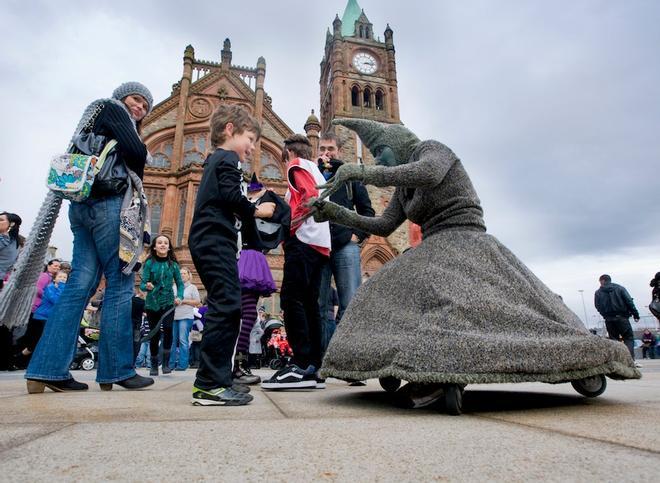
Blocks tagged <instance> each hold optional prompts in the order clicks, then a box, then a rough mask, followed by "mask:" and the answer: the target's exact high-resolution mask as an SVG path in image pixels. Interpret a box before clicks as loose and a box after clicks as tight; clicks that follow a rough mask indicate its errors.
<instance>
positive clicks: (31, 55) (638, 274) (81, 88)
mask: <svg viewBox="0 0 660 483" xmlns="http://www.w3.org/2000/svg"><path fill="white" fill-rule="evenodd" d="M346 3H347V2H346V1H345V0H332V1H327V0H326V1H323V2H319V1H309V0H278V1H276V2H275V1H272V0H253V1H251V2H238V1H232V2H227V1H214V2H201V1H194V0H189V1H187V2H185V3H184V2H178V1H163V0H161V1H123V0H115V1H112V2H110V1H107V2H105V1H98V2H89V1H65V0H62V1H26V0H15V1H12V0H9V1H7V0H5V1H3V2H2V3H1V4H0V21H1V25H3V29H2V30H3V38H4V39H5V41H4V45H5V47H4V49H3V55H2V56H1V58H0V90H1V91H2V92H3V96H2V98H3V102H2V105H3V107H4V112H5V115H4V116H1V117H0V136H1V138H0V140H1V143H0V145H2V147H3V150H4V152H3V156H1V157H0V178H1V180H0V210H7V211H12V212H16V213H18V214H20V215H21V216H22V217H23V220H24V225H23V229H22V232H23V234H25V235H27V234H28V232H29V227H30V226H31V225H32V222H33V221H34V217H35V216H36V213H37V211H38V208H39V206H40V204H41V201H42V200H43V197H44V195H45V192H46V188H45V185H44V180H45V176H46V170H47V165H48V161H49V158H50V157H51V156H52V155H53V154H55V153H57V152H59V151H62V150H63V149H64V148H65V147H66V145H67V142H68V140H69V139H70V136H71V134H72V131H73V129H74V127H75V125H76V124H77V122H78V119H79V117H80V114H81V112H82V110H83V108H84V107H85V106H86V105H87V104H88V103H89V102H90V101H91V100H93V99H96V98H99V97H107V96H109V95H110V94H111V92H112V90H113V89H114V88H115V87H116V86H117V85H119V84H120V83H121V82H124V81H127V80H138V81H140V82H143V83H144V84H146V85H147V86H148V87H149V88H150V89H151V91H152V93H153V94H154V98H155V99H156V102H160V101H162V100H163V99H165V98H166V97H167V96H168V95H169V94H170V92H171V86H172V84H173V83H175V82H177V81H178V80H179V79H180V78H181V73H182V63H181V58H182V56H183V51H184V48H185V47H186V45H188V44H192V45H193V47H194V48H195V55H196V57H197V58H200V59H205V60H213V61H219V60H220V50H221V49H222V42H223V40H224V39H225V37H229V38H230V39H231V42H232V51H233V63H234V64H238V65H247V66H255V65H256V61H257V58H258V57H259V56H263V57H265V59H266V62H267V71H266V82H265V88H266V92H267V93H268V94H269V95H270V96H271V97H272V99H273V108H274V110H275V112H276V113H278V114H279V115H280V117H282V119H283V120H284V121H285V122H286V123H287V124H288V125H289V126H290V127H291V128H292V129H293V130H294V131H298V132H301V131H302V125H303V124H304V122H305V120H306V118H307V116H308V115H309V112H310V109H315V110H316V112H318V102H319V63H320V61H321V58H322V55H323V49H324V42H325V33H326V29H327V28H328V27H331V24H332V20H333V19H334V16H335V14H336V13H338V14H339V16H340V17H341V15H342V13H343V11H344V8H345V6H346ZM358 3H359V4H360V6H361V7H362V8H363V9H364V10H365V13H366V14H367V16H368V18H369V20H370V21H371V22H372V23H373V25H374V31H375V33H376V35H380V36H381V38H382V37H383V31H384V30H385V27H386V24H387V23H389V24H390V26H391V28H392V29H393V31H394V43H395V48H396V56H397V71H398V81H399V99H400V107H401V119H402V121H403V122H404V123H405V124H406V125H407V126H408V127H410V128H411V129H412V130H413V131H415V132H416V133H417V134H418V136H419V137H420V138H422V139H429V138H432V139H437V140H439V141H441V142H443V143H445V144H447V145H448V146H449V147H451V148H452V149H453V150H454V151H455V152H456V153H457V155H458V156H459V157H460V158H461V159H462V160H463V163H464V164H465V166H466V168H467V170H468V172H469V173H470V176H471V177H472V180H473V182H474V184H475V186H476V188H477V191H478V194H479V196H480V198H481V200H482V203H483V206H484V211H485V216H486V223H487V225H488V229H489V231H490V233H492V234H494V235H495V236H497V237H498V238H499V239H500V240H501V241H502V242H503V243H504V244H505V245H507V246H508V247H509V248H510V249H512V250H513V252H514V253H516V254H517V255H518V256H519V257H520V258H521V259H522V260H523V261H524V262H525V263H527V264H528V265H529V266H530V268H531V269H532V270H534V271H535V273H536V274H537V275H539V277H540V278H541V279H542V280H544V281H545V282H546V283H547V284H548V285H549V286H550V288H551V289H553V290H554V291H555V292H557V293H559V294H560V295H562V296H563V298H564V300H565V301H566V303H567V304H568V305H569V306H570V307H571V308H572V309H573V310H574V311H575V312H576V313H577V314H578V315H579V316H580V317H581V318H582V319H584V318H585V313H584V308H583V306H582V301H581V297H580V293H579V292H578V290H584V298H585V302H586V312H587V316H586V318H587V320H588V321H589V323H590V324H592V325H593V323H594V322H595V320H596V318H595V315H596V311H595V309H594V308H593V292H594V290H595V289H596V288H597V286H598V282H597V278H598V276H599V275H600V274H601V273H610V274H611V275H612V278H613V279H614V281H616V282H619V283H622V284H623V285H625V286H626V287H627V288H628V289H629V291H630V292H631V293H632V295H633V297H634V298H635V301H636V303H637V305H638V308H639V309H640V311H641V312H642V314H648V309H647V308H646V306H647V305H648V303H649V300H650V295H649V294H650V289H649V287H648V281H649V280H650V279H651V277H652V276H653V274H654V273H655V272H656V271H660V223H658V218H659V214H660V213H659V210H658V203H657V200H658V187H659V182H658V180H659V179H660V178H659V177H658V168H659V167H660V162H659V161H660V160H659V159H658V158H659V157H660V96H659V95H658V92H660V90H659V86H660V54H659V53H658V52H659V51H658V48H659V46H660V27H658V19H659V18H660V2H657V1H654V0H649V1H641V0H628V1H626V2H621V1H616V0H607V1H595V0H594V1H591V0H589V1H587V0H584V1H580V0H555V1H552V2H536V1H531V0H528V1H521V0H498V1H492V0H484V1H479V0H471V1H470V2H462V1H458V0H452V1H449V0H446V1H433V2H431V1H413V0H409V1H406V2H401V1H390V0H358ZM52 241H53V244H54V245H56V246H57V247H58V248H59V254H60V255H61V256H63V257H65V258H67V257H70V254H71V235H70V233H69V228H68V223H67V217H66V213H63V214H62V215H61V217H60V221H59V222H58V226H57V227H56V230H55V234H54V236H53V240H52Z"/></svg>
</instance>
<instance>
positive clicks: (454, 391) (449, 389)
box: [445, 384, 463, 416]
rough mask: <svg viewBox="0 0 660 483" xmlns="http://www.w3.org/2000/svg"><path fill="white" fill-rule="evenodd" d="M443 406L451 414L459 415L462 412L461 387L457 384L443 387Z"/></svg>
mask: <svg viewBox="0 0 660 483" xmlns="http://www.w3.org/2000/svg"><path fill="white" fill-rule="evenodd" d="M445 407H446V409H447V413H449V414H451V415H452V416H460V415H461V413H462V412H463V389H462V388H461V387H460V386H459V385H458V384H448V385H447V386H446V387H445Z"/></svg>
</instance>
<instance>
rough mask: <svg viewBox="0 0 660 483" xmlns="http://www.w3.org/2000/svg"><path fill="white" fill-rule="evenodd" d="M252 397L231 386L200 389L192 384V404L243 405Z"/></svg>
mask: <svg viewBox="0 0 660 483" xmlns="http://www.w3.org/2000/svg"><path fill="white" fill-rule="evenodd" d="M252 399H254V398H253V397H252V396H251V395H250V394H247V393H242V392H237V391H235V390H234V389H232V388H231V387H216V388H215V389H200V388H198V387H196V386H193V393H192V400H191V402H192V404H193V406H244V405H245V404H247V403H249V402H250V401H252Z"/></svg>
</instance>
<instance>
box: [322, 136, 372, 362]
mask: <svg viewBox="0 0 660 483" xmlns="http://www.w3.org/2000/svg"><path fill="white" fill-rule="evenodd" d="M340 149H341V141H340V140H339V138H338V137H337V135H336V134H334V133H332V132H326V133H324V134H322V135H321V139H320V140H319V152H318V165H319V169H320V170H321V173H323V176H324V177H325V179H330V178H331V177H332V176H334V174H335V173H336V172H337V169H338V168H339V166H341V165H342V164H344V163H343V162H342V161H340V160H339V158H340ZM330 200H331V201H333V202H335V203H337V204H338V205H341V206H344V207H346V208H348V209H349V210H355V211H357V213H358V214H360V215H363V216H374V214H375V212H374V210H373V208H372V207H371V200H370V199H369V193H367V189H366V188H365V186H364V185H363V184H362V183H360V182H358V181H353V182H351V183H347V184H346V185H344V186H342V188H341V189H340V190H339V191H337V192H336V193H334V194H332V196H330ZM368 236H369V234H368V233H365V232H363V231H359V230H354V229H352V228H348V227H345V226H342V225H338V224H336V223H330V237H331V243H332V250H331V252H330V263H329V264H328V265H326V267H325V268H324V270H323V272H322V274H321V289H320V292H319V310H320V314H321V327H322V328H323V333H324V334H326V337H324V340H323V352H325V349H326V347H327V345H328V343H329V342H330V337H331V336H332V333H333V332H334V327H335V321H333V320H329V319H328V311H329V307H328V305H329V300H330V290H331V287H330V283H331V278H332V277H334V278H335V285H336V287H337V294H338V295H339V310H338V311H337V315H336V318H335V320H336V323H339V321H340V320H341V316H342V314H343V313H344V311H345V310H346V307H348V304H349V303H350V301H351V299H352V298H353V295H354V294H355V291H356V290H357V289H358V287H359V286H360V284H361V283H362V271H361V269H360V246H361V245H362V243H363V242H364V241H365V240H366V239H367V237H368Z"/></svg>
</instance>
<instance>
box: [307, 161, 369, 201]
mask: <svg viewBox="0 0 660 483" xmlns="http://www.w3.org/2000/svg"><path fill="white" fill-rule="evenodd" d="M349 181H364V166H363V165H362V164H342V165H341V166H340V167H339V169H338V170H337V172H336V173H335V175H334V176H333V177H332V178H330V179H329V180H328V182H327V183H325V184H322V185H318V186H317V188H318V189H320V190H324V191H323V193H322V194H321V196H320V197H319V200H324V199H326V198H329V197H330V196H331V195H332V194H334V193H336V192H337V191H339V189H340V188H341V187H342V186H343V185H344V183H347V182H349Z"/></svg>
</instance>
